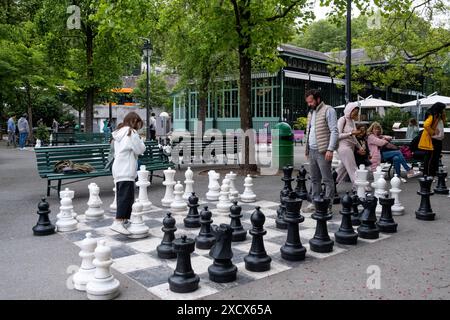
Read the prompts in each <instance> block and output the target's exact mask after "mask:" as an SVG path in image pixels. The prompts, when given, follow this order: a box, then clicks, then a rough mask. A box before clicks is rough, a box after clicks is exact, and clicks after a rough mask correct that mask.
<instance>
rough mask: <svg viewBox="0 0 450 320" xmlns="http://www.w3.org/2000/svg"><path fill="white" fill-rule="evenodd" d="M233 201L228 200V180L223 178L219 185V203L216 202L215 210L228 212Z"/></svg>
mask: <svg viewBox="0 0 450 320" xmlns="http://www.w3.org/2000/svg"><path fill="white" fill-rule="evenodd" d="M232 205H233V203H232V202H231V201H230V180H228V179H227V178H225V179H223V181H222V186H221V187H220V196H219V203H217V211H219V212H224V213H229V212H230V207H231V206H232Z"/></svg>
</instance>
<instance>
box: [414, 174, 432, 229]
mask: <svg viewBox="0 0 450 320" xmlns="http://www.w3.org/2000/svg"><path fill="white" fill-rule="evenodd" d="M419 183H420V191H417V194H418V195H420V206H419V209H417V210H416V218H417V219H419V220H425V221H431V220H434V217H435V213H434V212H433V209H431V203H430V196H432V195H433V194H434V192H432V191H431V184H432V183H433V178H432V177H428V176H423V177H421V178H419Z"/></svg>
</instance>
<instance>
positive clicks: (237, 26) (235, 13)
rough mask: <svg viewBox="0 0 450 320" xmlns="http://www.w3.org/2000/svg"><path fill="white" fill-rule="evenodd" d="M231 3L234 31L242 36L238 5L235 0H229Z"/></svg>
mask: <svg viewBox="0 0 450 320" xmlns="http://www.w3.org/2000/svg"><path fill="white" fill-rule="evenodd" d="M230 1H231V3H232V4H233V9H234V16H235V17H236V32H237V33H238V35H239V36H240V37H242V25H241V13H240V12H239V6H238V4H237V1H236V0H230Z"/></svg>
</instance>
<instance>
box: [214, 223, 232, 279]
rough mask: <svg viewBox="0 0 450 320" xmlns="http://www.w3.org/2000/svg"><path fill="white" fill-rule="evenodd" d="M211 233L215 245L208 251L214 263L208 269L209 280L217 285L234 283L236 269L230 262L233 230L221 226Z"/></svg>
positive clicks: (225, 225)
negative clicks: (213, 236)
mask: <svg viewBox="0 0 450 320" xmlns="http://www.w3.org/2000/svg"><path fill="white" fill-rule="evenodd" d="M213 231H214V234H215V236H216V243H215V244H214V246H213V247H212V248H211V250H210V251H209V255H210V256H211V257H212V258H214V263H213V264H212V265H210V266H209V268H208V274H209V279H210V280H211V281H214V282H218V283H225V282H232V281H235V280H236V274H237V267H236V266H235V265H234V264H233V262H232V261H231V258H233V251H232V250H231V238H232V233H233V230H232V229H231V227H230V226H229V225H227V224H221V225H220V226H218V227H216V228H215V230H213Z"/></svg>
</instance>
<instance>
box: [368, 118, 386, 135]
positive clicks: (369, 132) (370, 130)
mask: <svg viewBox="0 0 450 320" xmlns="http://www.w3.org/2000/svg"><path fill="white" fill-rule="evenodd" d="M375 128H380V131H381V133H380V134H383V128H382V127H381V124H379V123H378V122H376V121H375V122H372V124H371V125H370V127H369V129H367V135H368V136H369V135H371V134H373V130H374V129H375Z"/></svg>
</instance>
